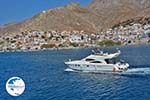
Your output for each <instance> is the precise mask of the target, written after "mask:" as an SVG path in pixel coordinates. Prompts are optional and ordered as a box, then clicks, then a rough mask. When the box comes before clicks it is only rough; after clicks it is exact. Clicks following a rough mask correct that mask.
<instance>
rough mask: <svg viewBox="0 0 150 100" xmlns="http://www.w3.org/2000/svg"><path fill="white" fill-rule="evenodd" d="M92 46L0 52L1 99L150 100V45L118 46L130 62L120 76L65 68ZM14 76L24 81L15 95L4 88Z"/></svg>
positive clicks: (124, 58) (122, 54)
mask: <svg viewBox="0 0 150 100" xmlns="http://www.w3.org/2000/svg"><path fill="white" fill-rule="evenodd" d="M116 48H117V47H108V48H104V49H103V50H104V52H116ZM92 49H94V48H91V49H75V50H73V49H70V50H47V51H36V52H7V53H0V100H150V45H148V44H146V45H138V46H123V47H119V49H120V50H121V55H120V56H119V59H123V60H125V61H126V62H128V63H129V64H130V69H129V70H128V71H127V72H126V73H124V74H122V75H114V74H91V73H77V72H72V71H71V72H66V71H64V70H65V69H66V68H67V66H66V65H65V64H64V62H65V61H67V60H68V59H72V60H75V59H81V58H83V57H86V56H88V55H89V54H91V50H92ZM15 76H17V77H21V78H22V79H23V80H24V82H25V91H24V93H23V94H22V95H20V96H18V97H13V96H11V95H9V94H8V93H7V91H6V89H5V85H6V82H7V80H8V79H9V78H11V77H15Z"/></svg>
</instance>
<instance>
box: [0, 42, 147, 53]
mask: <svg viewBox="0 0 150 100" xmlns="http://www.w3.org/2000/svg"><path fill="white" fill-rule="evenodd" d="M147 44H149V43H140V44H130V45H114V46H90V47H59V48H47V49H38V50H0V53H11V52H38V51H52V50H75V49H88V48H109V47H115V46H117V47H124V46H140V45H147Z"/></svg>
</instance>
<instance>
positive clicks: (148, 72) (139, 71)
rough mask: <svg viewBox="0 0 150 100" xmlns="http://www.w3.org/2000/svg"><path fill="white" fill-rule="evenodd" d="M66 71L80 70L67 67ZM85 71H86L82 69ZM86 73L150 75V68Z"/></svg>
mask: <svg viewBox="0 0 150 100" xmlns="http://www.w3.org/2000/svg"><path fill="white" fill-rule="evenodd" d="M65 71H66V72H80V71H77V70H73V69H71V68H67V69H65ZM82 72H84V71H82ZM86 73H96V74H97V73H99V74H118V75H125V76H126V75H127V76H134V75H137V76H139V75H150V68H132V69H128V70H127V71H125V72H108V73H107V72H86Z"/></svg>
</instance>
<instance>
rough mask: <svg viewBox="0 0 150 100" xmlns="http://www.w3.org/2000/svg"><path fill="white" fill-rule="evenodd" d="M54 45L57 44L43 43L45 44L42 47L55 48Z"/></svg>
mask: <svg viewBox="0 0 150 100" xmlns="http://www.w3.org/2000/svg"><path fill="white" fill-rule="evenodd" d="M54 47H56V45H55V44H43V45H42V46H41V48H42V49H43V48H54Z"/></svg>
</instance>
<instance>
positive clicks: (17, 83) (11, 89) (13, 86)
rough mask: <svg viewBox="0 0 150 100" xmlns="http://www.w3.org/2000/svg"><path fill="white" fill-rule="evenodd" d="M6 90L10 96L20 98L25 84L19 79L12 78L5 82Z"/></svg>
mask: <svg viewBox="0 0 150 100" xmlns="http://www.w3.org/2000/svg"><path fill="white" fill-rule="evenodd" d="M6 90H7V92H8V93H9V94H10V95H12V96H20V95H21V94H22V93H23V92H24V90H25V83H24V81H23V80H22V79H21V78H20V77H12V78H10V79H9V80H8V81H7V82H6Z"/></svg>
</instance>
